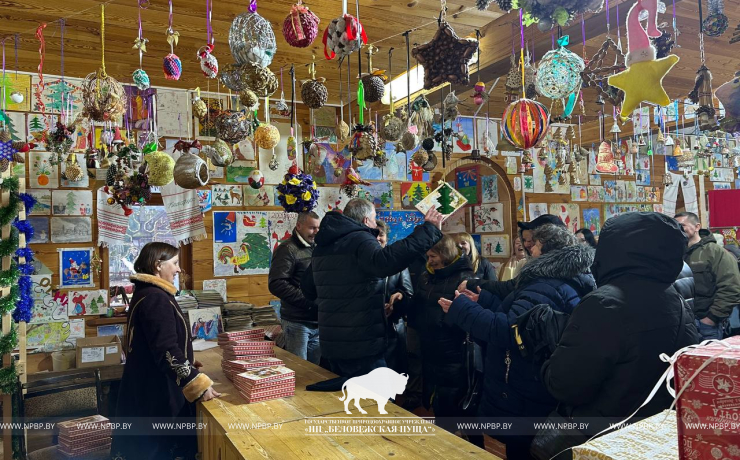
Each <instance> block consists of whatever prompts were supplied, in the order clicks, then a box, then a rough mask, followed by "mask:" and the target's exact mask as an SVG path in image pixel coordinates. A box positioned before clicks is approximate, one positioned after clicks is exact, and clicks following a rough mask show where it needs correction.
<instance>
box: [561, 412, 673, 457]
mask: <svg viewBox="0 0 740 460" xmlns="http://www.w3.org/2000/svg"><path fill="white" fill-rule="evenodd" d="M677 459H678V440H677V437H676V413H675V412H674V411H672V410H665V411H663V412H661V413H660V414H656V415H653V416H652V417H648V418H646V419H644V420H641V421H639V422H636V423H633V424H631V425H628V426H626V427H625V428H622V429H621V430H616V431H613V432H611V433H608V434H606V435H604V436H601V437H599V438H596V439H594V440H591V441H589V442H587V443H585V444H583V445H580V446H577V447H574V448H573V460H677Z"/></svg>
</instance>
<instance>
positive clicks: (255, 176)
mask: <svg viewBox="0 0 740 460" xmlns="http://www.w3.org/2000/svg"><path fill="white" fill-rule="evenodd" d="M247 181H248V182H249V186H250V187H252V188H253V189H260V188H262V186H263V185H265V175H264V174H262V172H261V171H260V170H259V169H255V170H254V171H252V172H251V173H249V179H247Z"/></svg>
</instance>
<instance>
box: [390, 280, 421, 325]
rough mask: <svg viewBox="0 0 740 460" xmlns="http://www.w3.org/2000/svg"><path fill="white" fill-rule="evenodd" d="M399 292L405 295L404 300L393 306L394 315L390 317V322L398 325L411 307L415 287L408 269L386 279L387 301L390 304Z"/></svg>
mask: <svg viewBox="0 0 740 460" xmlns="http://www.w3.org/2000/svg"><path fill="white" fill-rule="evenodd" d="M397 292H400V293H401V294H403V299H401V300H400V301H397V302H396V303H395V304H393V313H391V315H390V316H389V317H388V321H389V322H391V323H396V322H398V320H400V319H402V318H403V317H404V316H406V314H408V310H409V305H411V299H412V297H413V295H414V287H413V286H412V284H411V275H410V274H409V271H408V269H406V270H403V271H401V272H400V273H396V274H395V275H391V276H389V277H388V278H386V279H385V301H386V302H388V301H389V300H390V298H391V296H392V295H393V294H395V293H397Z"/></svg>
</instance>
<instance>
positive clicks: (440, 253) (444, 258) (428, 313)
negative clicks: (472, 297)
mask: <svg viewBox="0 0 740 460" xmlns="http://www.w3.org/2000/svg"><path fill="white" fill-rule="evenodd" d="M427 258H428V260H427V266H426V271H425V272H424V273H423V274H422V275H421V278H420V282H419V289H418V291H417V292H415V293H414V299H413V306H412V309H413V310H414V314H415V324H416V327H417V328H418V330H419V333H420V335H421V350H422V375H423V392H422V403H423V404H424V407H426V408H427V409H428V408H429V407H433V409H434V415H435V417H437V423H438V424H439V422H440V417H453V416H459V415H462V410H461V409H460V407H461V406H460V403H461V402H462V400H463V399H464V397H465V394H466V392H467V381H468V379H467V369H466V367H465V363H466V356H467V355H466V353H467V345H466V334H465V332H464V331H463V330H462V329H460V328H458V327H457V326H453V325H449V324H445V321H444V320H445V314H444V312H442V310H441V309H440V308H439V305H438V304H437V301H438V300H439V299H440V298H442V297H450V296H454V295H455V289H456V288H457V286H458V285H459V284H460V283H461V282H462V281H463V280H465V279H469V278H472V277H473V276H474V273H473V268H472V267H471V266H470V260H469V259H468V258H467V256H465V255H463V254H461V253H460V249H459V247H458V246H457V244H456V242H455V240H454V238H452V237H451V236H445V237H443V238H442V239H441V240H440V241H439V242H438V243H437V244H436V245H434V247H432V249H430V250H429V251H427Z"/></svg>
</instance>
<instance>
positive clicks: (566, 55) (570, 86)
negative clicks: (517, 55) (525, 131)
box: [535, 35, 585, 99]
mask: <svg viewBox="0 0 740 460" xmlns="http://www.w3.org/2000/svg"><path fill="white" fill-rule="evenodd" d="M568 43H569V38H568V36H567V35H565V36H563V37H561V38H559V39H558V46H559V48H557V49H554V50H550V51H548V52H547V53H545V55H544V56H542V59H541V60H540V64H539V66H538V67H537V79H536V80H535V88H536V89H537V93H538V94H540V95H541V96H545V97H547V98H550V99H562V98H564V97H567V96H568V95H569V94H571V93H572V92H574V91H575V90H576V89H577V88H578V87H579V86H580V84H581V72H582V71H583V69H584V68H585V64H584V63H583V59H581V57H580V56H578V55H577V54H576V53H574V52H572V51H570V50H568V49H566V48H565V47H566V46H568Z"/></svg>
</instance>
